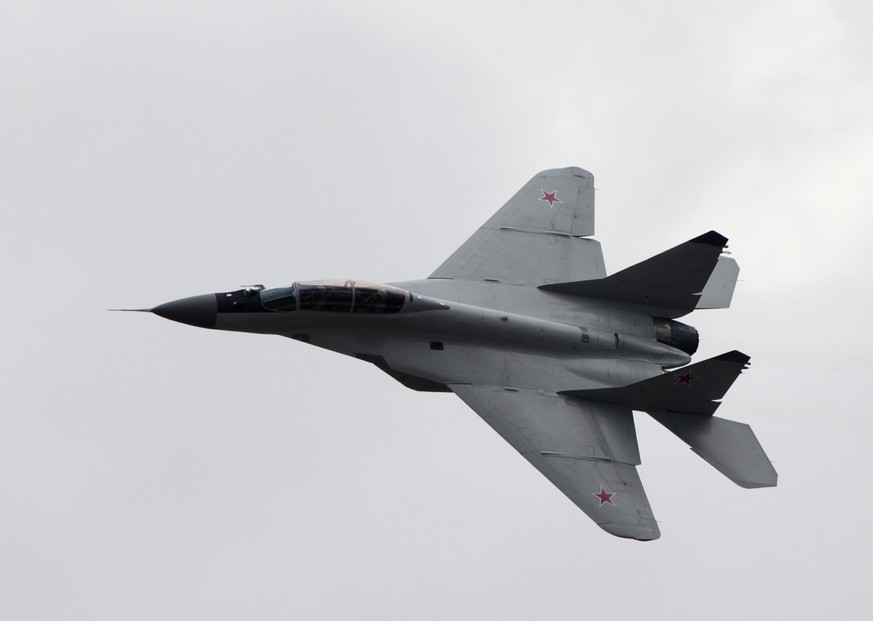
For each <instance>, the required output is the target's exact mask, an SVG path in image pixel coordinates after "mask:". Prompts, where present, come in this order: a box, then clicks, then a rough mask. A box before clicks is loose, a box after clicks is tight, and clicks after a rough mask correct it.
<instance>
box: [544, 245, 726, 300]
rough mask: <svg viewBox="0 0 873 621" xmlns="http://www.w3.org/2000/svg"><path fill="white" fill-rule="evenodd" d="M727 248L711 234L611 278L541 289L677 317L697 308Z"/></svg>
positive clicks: (565, 283) (633, 266)
mask: <svg viewBox="0 0 873 621" xmlns="http://www.w3.org/2000/svg"><path fill="white" fill-rule="evenodd" d="M726 245H727V238H726V237H724V236H723V235H721V234H719V233H716V232H715V231H710V232H708V233H704V234H703V235H700V236H699V237H695V238H694V239H692V240H690V241H687V242H685V243H684V244H679V245H678V246H676V247H675V248H671V249H670V250H667V251H665V252H662V253H661V254H658V255H655V256H654V257H652V258H650V259H646V260H645V261H643V262H642V263H637V264H636V265H632V266H631V267H629V268H627V269H624V270H622V271H620V272H616V273H615V274H613V275H612V276H607V277H606V278H599V279H595V280H579V281H576V282H559V283H554V284H546V285H541V286H540V289H542V290H544V291H555V292H557V293H569V294H571V295H578V296H584V297H590V298H601V299H605V300H616V301H619V302H629V303H631V304H640V305H643V306H648V307H651V308H656V309H665V310H670V311H672V312H670V313H668V314H669V315H670V316H671V317H680V316H682V315H685V314H687V313H690V312H691V311H693V310H694V309H695V307H697V304H698V302H699V301H700V295H701V293H702V292H703V290H704V288H705V287H706V285H707V282H708V281H709V278H710V276H711V275H712V273H713V271H714V270H715V268H716V264H717V263H718V260H719V256H720V255H721V253H722V251H723V250H724V248H725V246H726ZM734 265H736V264H735V263H734ZM731 293H733V289H731ZM722 297H723V296H722Z"/></svg>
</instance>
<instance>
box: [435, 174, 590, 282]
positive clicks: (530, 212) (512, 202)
mask: <svg viewBox="0 0 873 621" xmlns="http://www.w3.org/2000/svg"><path fill="white" fill-rule="evenodd" d="M593 234H594V175H592V174H591V173H590V172H588V171H587V170H582V169H581V168H556V169H552V170H544V171H542V172H541V173H538V174H537V175H536V176H534V178H533V179H531V180H530V181H528V182H527V183H526V184H525V185H524V187H522V188H521V189H520V190H519V191H518V192H517V193H516V194H515V196H513V197H512V198H510V199H509V201H507V203H506V204H505V205H504V206H503V207H501V208H500V209H499V210H498V211H497V213H495V214H494V215H493V216H491V218H489V219H488V221H487V222H486V223H485V224H483V225H482V227H481V228H480V229H479V230H478V231H476V232H475V233H474V234H473V236H472V237H470V239H468V240H467V241H466V242H465V243H464V244H463V245H462V246H461V247H460V248H458V249H457V250H456V251H455V252H454V253H453V254H452V256H450V257H449V258H448V259H446V260H445V261H444V262H443V264H442V265H440V266H439V267H438V268H437V270H436V271H435V272H434V273H433V274H431V275H430V278H449V279H457V280H486V281H493V282H502V283H508V284H512V285H527V286H531V287H537V286H539V285H544V284H551V283H557V282H565V281H575V280H586V279H589V278H603V277H605V276H606V270H605V268H604V267H603V253H602V252H601V250H600V243H599V242H597V241H595V240H593V239H585V238H586V237H588V236H590V235H593Z"/></svg>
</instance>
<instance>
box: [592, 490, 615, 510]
mask: <svg viewBox="0 0 873 621" xmlns="http://www.w3.org/2000/svg"><path fill="white" fill-rule="evenodd" d="M591 495H592V496H597V498H598V499H599V500H600V504H599V505H598V506H600V507H602V506H603V505H605V504H610V505H612V506H613V507H614V506H615V503H614V502H612V497H613V496H615V494H614V493H613V494H610V493H609V492H607V491H604V489H603V486H602V485H601V486H600V493H599V494H595V493H594V492H591Z"/></svg>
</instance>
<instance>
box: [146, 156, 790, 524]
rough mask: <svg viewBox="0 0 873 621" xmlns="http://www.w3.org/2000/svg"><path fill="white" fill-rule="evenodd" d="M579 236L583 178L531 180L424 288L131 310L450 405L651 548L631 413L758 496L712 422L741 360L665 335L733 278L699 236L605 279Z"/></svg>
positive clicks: (752, 462)
mask: <svg viewBox="0 0 873 621" xmlns="http://www.w3.org/2000/svg"><path fill="white" fill-rule="evenodd" d="M593 234H594V177H593V175H592V174H591V173H589V172H587V171H585V170H582V169H580V168H562V169H554V170H546V171H543V172H541V173H539V174H537V175H536V176H535V177H534V178H533V179H531V180H530V181H529V182H528V183H527V184H526V185H525V186H524V187H523V188H521V190H519V191H518V193H517V194H515V196H513V197H512V198H511V199H509V202H507V203H506V204H505V205H504V206H503V207H502V208H501V209H500V210H499V211H497V213H495V214H494V215H493V216H492V217H491V219H489V220H488V221H487V222H485V224H483V225H482V227H481V228H479V230H477V231H476V232H475V233H474V234H473V236H472V237H470V238H469V239H468V240H467V241H466V242H465V243H464V244H463V245H462V246H461V247H460V248H458V249H457V250H456V251H455V252H454V253H453V254H452V255H451V256H450V257H449V258H448V259H446V260H445V262H444V263H443V264H442V265H440V266H439V267H438V268H437V269H436V271H434V272H433V274H431V275H430V276H429V277H428V278H426V279H424V280H411V281H407V282H398V283H391V284H380V283H373V282H366V281H361V280H316V281H301V282H294V283H292V284H290V285H287V286H282V287H276V288H269V289H267V288H264V287H263V286H262V285H254V286H250V287H245V288H242V289H239V290H236V291H230V292H223V293H210V294H206V295H198V296H194V297H189V298H185V299H181V300H176V301H174V302H169V303H166V304H162V305H160V306H157V307H156V308H153V309H149V310H150V311H151V312H153V313H154V314H156V315H159V316H161V317H164V318H166V319H171V320H173V321H178V322H182V323H185V324H190V325H193V326H198V327H201V328H209V329H214V330H231V331H236V332H252V333H258V334H277V335H280V336H284V337H288V338H291V339H294V340H297V341H300V342H303V343H308V344H310V345H315V346H317V347H323V348H325V349H329V350H332V351H335V352H339V353H341V354H345V355H347V356H353V357H355V358H358V359H360V360H363V361H365V362H369V363H371V364H373V365H375V366H376V367H378V368H379V369H381V370H382V371H384V372H385V373H387V374H388V375H390V376H391V377H393V378H394V379H396V380H398V381H399V382H401V383H402V384H404V385H405V386H407V387H409V388H412V389H414V390H420V391H433V392H452V393H455V394H456V395H457V396H458V397H460V398H461V399H462V400H463V401H464V402H465V403H466V404H467V405H468V406H470V407H471V408H472V409H473V410H474V411H475V412H476V413H477V414H478V415H479V416H481V417H482V419H483V420H484V421H485V422H486V423H488V424H489V425H490V426H491V427H492V428H493V429H494V430H495V431H496V432H497V433H499V434H500V435H501V436H502V437H503V439H504V440H506V441H507V442H508V443H509V444H510V445H511V446H512V447H513V448H514V449H515V450H517V451H518V452H519V453H521V455H522V456H523V457H524V458H525V459H527V460H528V461H529V462H530V463H531V465H533V466H534V468H536V469H537V470H539V471H540V472H541V473H542V474H543V475H544V476H545V477H546V478H547V479H548V480H549V481H551V482H552V483H553V484H554V485H555V486H556V487H557V488H558V489H559V490H561V491H562V492H563V493H564V494H565V495H566V496H567V497H568V498H569V499H570V500H571V501H573V503H575V504H576V505H577V506H578V507H579V508H580V509H582V511H584V512H585V513H586V514H587V515H588V516H589V517H590V518H591V519H592V520H594V522H596V523H597V525H598V526H600V527H601V528H602V529H603V530H605V531H607V532H608V533H611V534H612V535H616V536H618V537H625V538H631V539H638V540H644V541H645V540H652V539H657V538H658V537H659V536H660V531H659V528H658V524H657V522H656V520H655V516H654V515H653V513H652V509H651V507H650V506H649V500H648V498H647V497H646V493H645V491H644V490H643V486H642V483H641V481H640V477H639V475H638V473H637V469H636V466H638V465H639V464H640V453H639V449H638V445H637V437H636V432H635V429H634V419H633V411H634V410H636V411H640V412H646V413H648V414H649V415H651V416H652V417H653V418H654V419H655V420H657V421H658V422H659V423H661V424H662V425H664V426H665V427H667V429H669V430H670V431H672V432H673V433H674V434H676V435H677V436H679V438H681V439H682V440H683V441H684V442H686V443H687V444H688V445H690V447H691V449H692V450H694V452H696V453H697V454H698V455H700V456H701V457H702V458H703V459H705V460H706V461H707V462H709V463H710V464H712V465H713V466H714V467H715V468H716V469H717V470H719V471H720V472H721V473H722V474H724V475H725V476H727V477H728V478H729V479H731V480H732V481H734V482H735V483H736V484H737V485H740V486H742V487H747V488H754V487H769V486H774V485H776V478H777V475H776V471H775V470H774V468H773V466H772V464H771V463H770V460H769V459H768V458H767V455H766V454H765V453H764V450H763V449H762V448H761V445H760V444H759V443H758V440H757V438H756V437H755V434H754V433H753V432H752V429H751V428H750V427H749V426H748V425H745V424H741V423H737V422H733V421H730V420H725V419H722V418H718V417H716V416H714V415H713V414H714V413H715V411H716V409H717V408H718V407H719V405H720V400H721V399H722V397H724V395H725V393H726V392H727V390H728V389H729V388H730V386H731V385H732V384H733V382H734V380H736V378H737V377H738V376H739V375H740V373H741V372H742V371H743V370H745V369H746V368H748V363H749V357H748V356H746V355H745V354H743V353H740V352H739V351H730V352H727V353H724V354H722V355H720V356H716V357H715V358H711V359H709V360H705V361H703V362H698V363H696V364H689V363H690V362H691V356H692V355H693V354H694V353H695V352H696V350H697V347H698V333H697V330H696V329H694V328H693V327H691V326H690V325H687V324H685V323H681V322H679V321H677V318H679V317H683V316H684V315H687V314H689V313H691V312H692V311H695V310H697V309H711V308H727V307H728V306H729V305H730V301H731V298H732V297H733V292H734V288H735V285H736V281H737V275H738V274H739V268H738V266H737V263H736V262H735V261H734V260H733V259H732V258H730V257H727V256H726V255H725V254H724V251H725V247H726V245H727V238H725V237H724V236H722V235H720V234H719V233H716V232H715V231H709V232H707V233H704V234H702V235H700V236H698V237H695V238H694V239H692V240H689V241H687V242H685V243H682V244H679V245H678V246H675V247H674V248H671V249H669V250H667V251H665V252H662V253H660V254H658V255H655V256H653V257H652V258H650V259H647V260H645V261H643V262H642V263H638V264H636V265H633V266H631V267H628V268H626V269H624V270H622V271H620V272H617V273H615V274H612V275H611V276H607V275H606V270H605V268H604V263H603V254H602V252H601V248H600V243H599V242H597V241H595V240H594V239H592V238H591V236H592V235H593Z"/></svg>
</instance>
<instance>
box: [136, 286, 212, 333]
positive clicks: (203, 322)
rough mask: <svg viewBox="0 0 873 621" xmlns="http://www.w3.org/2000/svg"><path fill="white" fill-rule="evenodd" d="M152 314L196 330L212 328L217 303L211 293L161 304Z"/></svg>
mask: <svg viewBox="0 0 873 621" xmlns="http://www.w3.org/2000/svg"><path fill="white" fill-rule="evenodd" d="M152 312H153V313H154V314H155V315H158V316H159V317H163V318H164V319H170V320H172V321H178V322H179V323H187V324H188V325H189V326H197V327H198V328H214V327H215V319H216V317H217V314H218V303H217V302H216V300H215V295H214V294H212V293H209V294H206V295H195V296H193V297H190V298H182V299H181V300H175V301H173V302H167V303H166V304H161V305H160V306H156V307H155V308H153V309H152Z"/></svg>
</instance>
